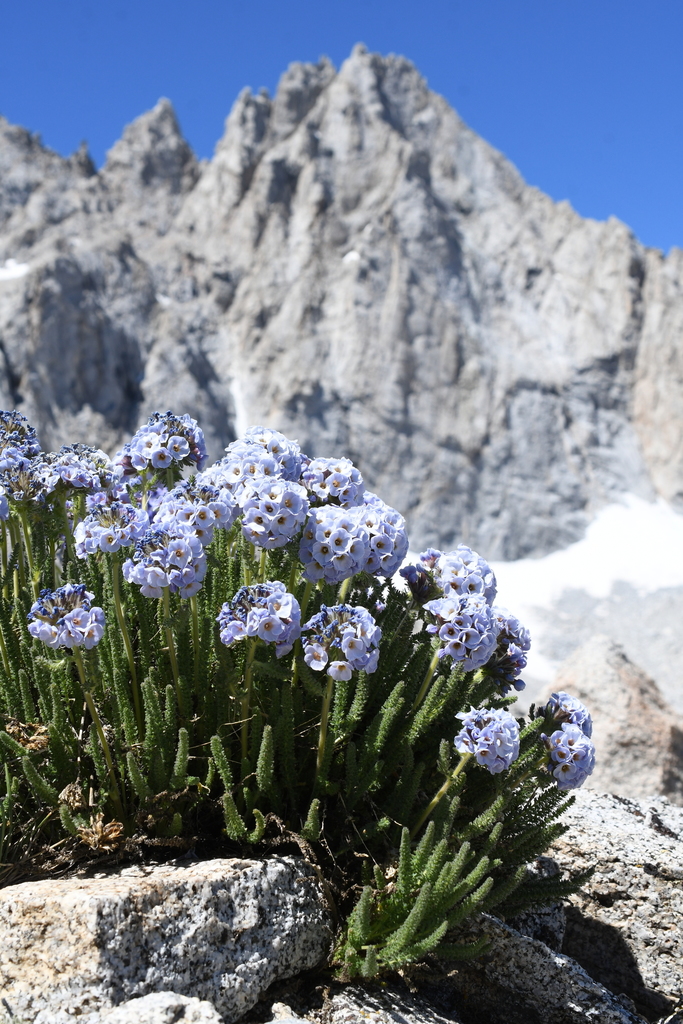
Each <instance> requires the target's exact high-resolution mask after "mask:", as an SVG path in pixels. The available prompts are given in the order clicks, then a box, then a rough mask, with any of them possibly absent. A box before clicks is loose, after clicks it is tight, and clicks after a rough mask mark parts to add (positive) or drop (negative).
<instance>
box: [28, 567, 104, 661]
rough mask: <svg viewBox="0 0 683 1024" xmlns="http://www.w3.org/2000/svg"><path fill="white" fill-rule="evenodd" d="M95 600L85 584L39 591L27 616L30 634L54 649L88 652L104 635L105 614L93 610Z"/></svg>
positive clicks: (68, 584)
mask: <svg viewBox="0 0 683 1024" xmlns="http://www.w3.org/2000/svg"><path fill="white" fill-rule="evenodd" d="M94 597H95V595H94V594H91V593H90V592H89V591H87V590H86V589H85V584H84V583H76V584H74V583H67V584H66V586H63V587H58V588H57V590H41V592H40V597H39V598H38V600H37V601H36V602H35V603H34V604H33V605H32V606H31V610H30V612H29V614H28V621H29V626H28V631H29V633H30V634H31V636H34V637H36V638H37V639H38V640H42V641H43V643H45V644H47V646H48V647H52V648H53V649H56V648H57V647H85V648H86V650H90V649H91V647H94V646H95V645H96V644H98V643H99V642H100V640H101V639H102V636H103V634H104V612H103V611H102V609H101V608H98V607H96V606H94V607H93V605H92V603H91V602H92V601H93V600H94Z"/></svg>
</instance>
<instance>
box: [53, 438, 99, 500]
mask: <svg viewBox="0 0 683 1024" xmlns="http://www.w3.org/2000/svg"><path fill="white" fill-rule="evenodd" d="M41 471H42V476H43V480H44V483H45V489H46V491H47V493H48V494H49V493H50V492H52V491H54V490H55V489H56V488H57V487H58V486H59V485H60V484H62V486H63V487H64V488H65V489H66V490H76V489H84V490H88V491H102V490H106V489H107V488H109V487H111V485H112V483H113V481H114V467H113V465H112V463H111V461H110V460H109V456H108V455H105V453H104V452H103V451H100V449H99V448H91V447H90V445H87V444H68V445H63V446H62V447H61V448H60V449H59V451H58V452H48V453H47V454H46V455H44V456H43V457H42V460H41Z"/></svg>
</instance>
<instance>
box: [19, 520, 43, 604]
mask: <svg viewBox="0 0 683 1024" xmlns="http://www.w3.org/2000/svg"><path fill="white" fill-rule="evenodd" d="M19 518H20V519H21V532H22V533H23V535H24V546H25V548H26V561H27V562H28V573H29V576H30V577H31V589H32V590H33V600H34V601H37V600H38V595H39V593H40V587H39V586H38V579H37V577H36V571H35V567H34V562H33V546H32V544H31V526H30V524H29V521H28V512H27V511H26V506H25V505H19Z"/></svg>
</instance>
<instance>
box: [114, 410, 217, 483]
mask: <svg viewBox="0 0 683 1024" xmlns="http://www.w3.org/2000/svg"><path fill="white" fill-rule="evenodd" d="M205 461H206V444H205V443H204V433H203V431H202V430H201V428H200V427H199V426H198V424H197V421H196V420H194V419H192V417H191V416H189V415H188V414H187V413H185V414H184V415H182V416H175V415H174V414H173V413H172V412H165V413H162V412H154V413H152V415H151V416H150V418H149V421H148V422H147V423H146V424H145V425H144V426H142V427H140V429H139V430H137V431H136V432H135V434H134V435H133V437H132V438H131V440H130V441H128V442H127V444H125V445H124V446H123V448H122V449H121V451H120V452H118V454H117V455H116V457H115V462H116V463H117V464H118V465H121V466H122V467H123V472H124V474H125V475H126V476H129V475H132V474H134V473H141V472H143V471H144V470H148V469H152V470H163V469H168V468H169V467H171V466H173V465H178V466H194V467H195V468H196V469H201V468H202V466H203V465H204V462H205Z"/></svg>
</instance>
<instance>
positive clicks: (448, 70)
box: [0, 0, 683, 250]
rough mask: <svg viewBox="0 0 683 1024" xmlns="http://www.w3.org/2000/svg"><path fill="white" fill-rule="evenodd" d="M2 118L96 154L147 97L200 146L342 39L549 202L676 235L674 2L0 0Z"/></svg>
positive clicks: (678, 30)
mask: <svg viewBox="0 0 683 1024" xmlns="http://www.w3.org/2000/svg"><path fill="white" fill-rule="evenodd" d="M0 15H1V16H0V26H1V28H0V113H2V114H3V115H4V116H5V117H7V118H8V119H9V120H10V121H12V122H15V123H19V124H23V125H25V126H26V127H27V128H30V129H31V130H32V131H36V132H40V133H41V135H42V137H43V140H44V142H45V143H46V144H47V145H49V146H52V147H53V148H54V149H56V150H58V151H59V152H62V153H68V152H71V151H72V150H74V149H75V148H76V147H77V146H78V144H79V143H80V141H81V140H82V139H86V140H87V142H88V144H89V146H90V149H91V152H92V154H93V156H94V158H95V160H96V162H97V163H98V164H100V163H101V162H102V160H103V159H104V154H105V152H106V150H107V149H108V148H109V147H110V146H111V145H112V144H113V143H114V142H115V140H116V139H117V138H118V137H119V136H120V134H121V130H122V128H123V126H124V124H126V123H127V122H129V121H131V120H132V119H133V118H135V117H136V116H137V115H139V114H140V113H142V112H143V111H144V110H146V109H148V108H149V107H151V106H153V105H154V103H155V102H156V100H157V99H158V98H159V96H162V95H165V96H168V97H169V98H170V99H171V100H172V101H173V103H174V105H175V107H176V110H177V112H178V116H179V119H180V122H181V125H182V128H183V131H184V133H185V135H186V136H187V138H188V139H189V141H190V143H191V144H192V146H193V147H194V149H195V151H196V152H197V153H198V154H199V155H200V156H203V157H207V156H210V155H211V153H212V151H213V147H214V145H215V143H216V141H217V140H218V138H219V137H220V135H221V134H222V131H223V122H224V120H225V117H226V115H227V113H228V111H229V109H230V107H231V105H232V103H233V101H234V99H235V97H236V95H237V93H238V92H239V90H240V89H241V88H242V87H243V86H244V85H250V86H252V87H253V88H254V89H258V88H259V87H260V86H266V87H267V88H268V89H269V90H270V91H273V90H274V88H275V86H276V84H277V80H278V78H279V76H280V74H281V72H282V71H283V70H284V69H285V67H286V66H287V64H289V63H290V62H291V61H294V60H317V59H318V57H319V56H320V55H321V54H323V53H324V54H327V55H328V56H329V57H330V58H331V60H332V61H333V62H334V63H335V64H336V65H337V66H339V64H340V63H341V61H342V60H343V59H344V58H345V57H346V56H347V55H348V53H349V52H350V50H351V47H352V46H353V44H354V43H355V42H358V41H362V42H364V43H366V44H367V46H368V47H369V48H370V49H372V50H378V51H380V52H382V53H389V52H394V53H402V54H404V55H405V56H407V57H409V58H410V59H411V60H412V61H414V63H415V64H416V65H417V67H418V68H419V69H420V70H421V72H422V73H423V74H424V75H425V77H426V78H427V80H428V82H429V84H430V86H431V88H433V89H435V90H436V91H437V92H440V93H442V94H443V95H444V96H445V97H446V98H447V99H448V100H449V101H450V102H451V103H452V104H453V106H454V107H455V108H456V109H457V110H458V112H459V113H460V114H461V116H462V117H463V118H464V119H465V120H466V121H467V122H468V123H469V124H470V125H471V126H472V128H474V129H475V130H476V131H477V132H479V133H480V134H481V135H483V136H484V137H485V138H486V139H487V140H488V141H489V142H491V143H492V144H493V145H494V146H496V147H497V148H498V149H500V150H502V151H503V152H504V153H505V154H506V155H507V156H508V157H509V158H510V159H511V160H512V161H513V162H514V163H515V164H516V165H517V167H518V168H519V170H520V171H521V173H522V174H523V175H524V177H525V178H526V180H527V181H528V182H530V183H531V184H534V185H537V186H538V187H539V188H541V189H543V190H544V191H545V192H547V193H548V194H549V195H551V196H552V197H553V198H554V199H568V200H569V201H570V202H571V203H572V205H573V206H574V208H575V209H576V210H578V211H579V213H581V214H583V215H584V216H589V217H597V218H600V219H603V218H606V217H608V216H609V215H610V214H614V215H615V216H617V217H619V218H620V219H621V220H623V221H625V222H626V223H627V224H629V225H630V226H631V227H632V228H633V230H634V231H635V233H636V235H637V236H638V237H639V238H640V239H641V241H643V242H644V243H646V244H647V245H653V246H657V247H659V248H662V249H664V250H668V249H669V248H670V247H671V246H672V245H679V246H683V179H682V175H681V169H682V165H683V103H682V100H683V3H681V0H648V2H647V3H644V2H643V0H639V2H633V0H571V2H570V0H467V2H465V0H419V2H417V0H393V2H389V0H344V2H340V0H288V2H287V3H283V2H273V0H259V2H253V0H252V2H239V3H238V2H233V0H183V2H181V0H57V2H55V0H50V2H47V0H21V3H9V2H8V0H1V3H0Z"/></svg>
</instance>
